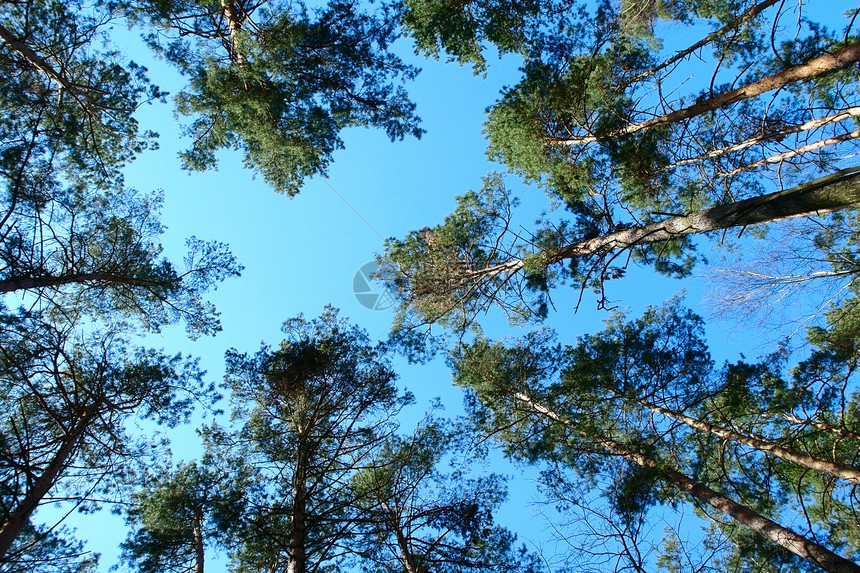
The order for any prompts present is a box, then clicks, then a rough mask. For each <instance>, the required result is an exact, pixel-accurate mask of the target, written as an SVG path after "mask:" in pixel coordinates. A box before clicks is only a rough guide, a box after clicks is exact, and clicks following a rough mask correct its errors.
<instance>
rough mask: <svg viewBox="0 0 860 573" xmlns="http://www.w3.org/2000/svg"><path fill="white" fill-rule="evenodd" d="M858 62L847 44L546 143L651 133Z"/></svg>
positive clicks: (856, 49)
mask: <svg viewBox="0 0 860 573" xmlns="http://www.w3.org/2000/svg"><path fill="white" fill-rule="evenodd" d="M857 61H860V42H857V43H854V44H849V45H847V46H845V47H843V48H841V49H840V50H839V51H837V52H836V53H835V54H826V55H824V56H819V57H817V58H813V59H811V60H809V61H808V62H806V63H804V64H799V65H796V66H792V67H790V68H788V69H785V70H783V71H781V72H777V73H775V74H773V75H770V76H767V77H764V78H762V79H760V80H758V81H755V82H752V83H750V84H747V85H745V86H742V87H740V88H736V89H733V90H729V91H727V92H724V93H721V94H717V95H715V96H712V97H709V98H705V99H701V100H698V101H696V103H694V104H693V105H691V106H688V107H685V108H681V109H679V110H675V111H673V112H670V113H667V114H663V115H660V116H657V117H654V118H651V119H648V120H645V121H641V122H639V123H634V124H630V125H627V126H625V127H622V128H619V129H614V130H612V131H610V132H608V133H606V134H604V135H601V136H599V137H598V136H596V135H588V136H585V137H573V138H552V137H550V138H547V143H548V144H550V145H570V146H573V145H585V144H587V143H593V142H595V141H599V140H606V139H613V138H617V137H623V136H625V135H631V134H634V133H638V132H640V131H645V130H647V129H651V128H653V127H658V126H661V125H668V124H671V123H676V122H679V121H684V120H686V119H690V118H693V117H696V116H698V115H702V114H703V113H707V112H709V111H714V110H717V109H720V108H721V107H725V106H727V105H731V104H734V103H737V102H739V101H743V100H746V99H750V98H753V97H756V96H759V95H761V94H763V93H767V92H769V91H773V90H775V89H779V88H782V87H785V86H787V85H788V84H791V83H794V82H798V81H802V80H808V79H811V78H814V77H816V76H820V75H821V74H825V73H827V72H832V71H834V70H838V69H841V68H845V67H847V66H849V65H851V64H853V63H855V62H857Z"/></svg>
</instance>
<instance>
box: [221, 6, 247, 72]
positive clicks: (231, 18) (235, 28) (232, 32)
mask: <svg viewBox="0 0 860 573" xmlns="http://www.w3.org/2000/svg"><path fill="white" fill-rule="evenodd" d="M221 9H222V11H223V12H224V20H226V21H227V32H228V34H229V51H230V59H231V60H232V61H234V62H236V63H237V64H244V63H245V56H244V55H243V54H242V51H241V50H240V49H239V41H238V36H239V31H240V30H241V29H242V16H241V14H240V12H239V9H238V8H237V6H236V2H234V1H233V0H221Z"/></svg>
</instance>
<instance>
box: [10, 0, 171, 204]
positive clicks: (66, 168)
mask: <svg viewBox="0 0 860 573" xmlns="http://www.w3.org/2000/svg"><path fill="white" fill-rule="evenodd" d="M6 8H7V9H6V10H4V13H3V15H2V17H0V26H2V27H3V29H4V30H5V31H6V32H8V34H9V35H10V36H11V37H12V39H13V40H14V42H15V43H10V42H9V41H8V40H4V42H3V44H2V45H0V77H2V78H3V84H4V86H6V89H4V90H3V93H2V94H0V111H2V113H0V166H2V167H0V168H2V175H3V180H4V192H5V194H6V198H5V201H12V202H15V201H20V202H25V201H26V202H31V203H36V204H38V203H40V202H42V201H44V200H45V192H46V191H48V190H52V189H55V188H56V187H58V186H60V185H61V184H62V185H64V184H69V185H71V186H72V187H78V186H83V185H85V186H93V185H95V186H99V187H106V188H116V187H118V186H120V185H121V183H122V174H121V171H120V170H121V169H122V167H123V165H125V164H126V163H127V162H129V161H130V160H132V159H133V158H134V157H135V156H136V155H137V154H138V153H140V152H141V151H143V150H144V149H147V148H150V147H152V146H154V145H155V138H156V137H157V135H156V134H155V133H152V132H148V131H147V132H143V133H140V131H139V129H138V124H137V121H136V120H135V119H134V117H133V114H134V112H135V111H136V110H137V109H138V108H139V107H140V106H141V105H142V104H143V103H147V102H150V101H153V100H159V99H162V98H163V97H164V95H165V94H164V93H162V92H161V91H160V90H159V89H158V87H157V86H155V85H153V84H151V83H150V82H149V80H148V79H147V77H146V68H143V67H142V66H139V65H137V64H135V63H134V62H127V61H124V59H123V58H122V56H121V54H120V53H119V52H118V51H115V50H112V49H110V48H108V49H103V50H99V49H97V47H96V46H97V45H98V40H99V39H100V37H101V36H102V35H103V33H104V31H103V29H104V28H105V26H106V25H107V23H108V22H109V21H110V19H111V18H112V17H113V14H112V13H111V12H110V11H109V10H108V9H107V8H105V7H104V5H99V6H95V7H91V9H89V10H85V9H84V3H83V2H77V1H73V2H51V1H47V0H28V1H24V2H13V3H10V4H9V5H8V6H7V7H6Z"/></svg>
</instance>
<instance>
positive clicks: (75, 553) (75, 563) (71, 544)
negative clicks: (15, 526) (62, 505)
mask: <svg viewBox="0 0 860 573" xmlns="http://www.w3.org/2000/svg"><path fill="white" fill-rule="evenodd" d="M98 559H99V554H97V553H92V552H90V551H87V550H86V549H84V543H83V542H82V541H79V540H77V539H75V538H74V537H72V535H71V532H69V531H68V528H65V527H54V528H51V527H47V526H45V525H39V526H34V525H33V524H30V523H28V524H27V526H26V527H25V528H24V530H23V531H22V532H21V534H20V535H19V536H18V537H17V538H16V540H15V543H14V544H13V546H12V548H11V549H10V551H9V553H7V555H6V557H5V558H4V559H3V560H2V565H0V567H2V570H3V572H4V573H96V571H98Z"/></svg>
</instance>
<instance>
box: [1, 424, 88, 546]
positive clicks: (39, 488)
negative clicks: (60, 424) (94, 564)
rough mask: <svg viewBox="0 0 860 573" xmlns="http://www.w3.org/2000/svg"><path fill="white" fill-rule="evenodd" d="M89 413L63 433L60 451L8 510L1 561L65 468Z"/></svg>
mask: <svg viewBox="0 0 860 573" xmlns="http://www.w3.org/2000/svg"><path fill="white" fill-rule="evenodd" d="M91 415H92V413H91V412H89V411H87V412H84V413H83V414H81V416H80V418H79V419H78V423H77V425H76V426H75V427H73V428H72V430H71V431H70V432H68V433H67V434H66V437H65V439H64V440H63V443H62V446H60V449H59V451H57V453H56V454H54V458H53V459H52V460H51V462H50V463H49V464H48V466H47V467H46V468H45V469H44V470H43V471H42V473H41V474H39V477H37V478H35V479H34V480H33V482H32V485H31V486H30V489H29V491H28V492H27V494H26V495H25V496H24V498H23V499H22V500H21V501H20V502H19V503H18V504H17V506H16V507H15V508H14V509H13V510H12V511H11V512H10V513H9V516H8V517H7V518H6V520H5V521H4V522H3V524H2V525H0V563H3V562H4V560H5V557H6V554H7V553H8V552H9V549H10V548H11V547H12V544H13V543H14V542H15V539H16V538H17V537H18V535H20V534H21V531H22V530H23V529H24V528H25V527H26V526H27V524H28V523H29V522H30V517H31V516H32V515H33V512H34V511H35V510H36V508H37V507H38V506H39V503H40V502H41V501H42V498H44V497H45V496H46V495H47V494H48V492H49V491H50V490H51V488H52V487H54V484H55V483H56V482H57V478H58V477H59V475H60V472H62V471H63V469H64V468H65V467H66V464H67V463H68V461H69V458H70V457H71V455H72V453H73V452H74V451H75V449H76V448H77V446H78V440H80V439H81V436H83V434H84V431H85V430H86V429H87V427H88V426H89V424H90V417H91Z"/></svg>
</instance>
